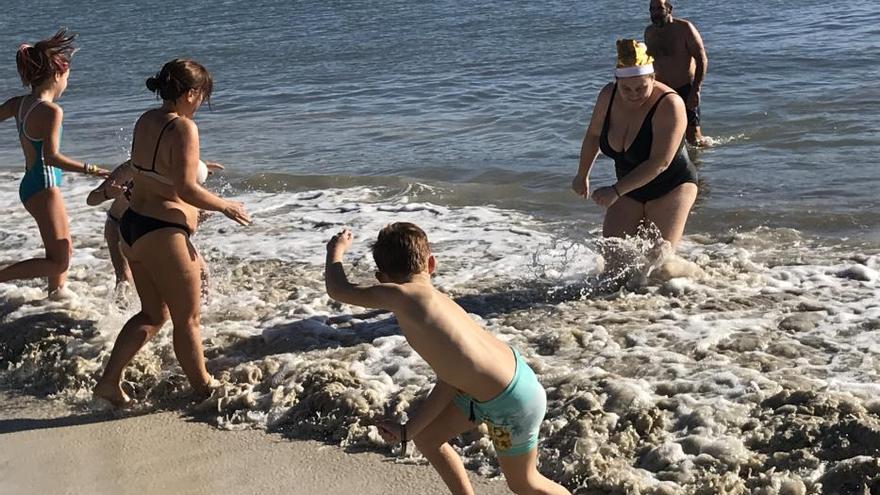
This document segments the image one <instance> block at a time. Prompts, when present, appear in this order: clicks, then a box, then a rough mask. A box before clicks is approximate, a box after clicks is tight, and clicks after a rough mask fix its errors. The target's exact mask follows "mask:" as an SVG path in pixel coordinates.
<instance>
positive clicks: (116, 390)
mask: <svg viewBox="0 0 880 495" xmlns="http://www.w3.org/2000/svg"><path fill="white" fill-rule="evenodd" d="M92 396H94V397H95V398H96V399H104V400H106V401H107V402H109V403H110V404H112V405H113V407H118V408H123V407H127V406H129V405H131V399H130V398H129V397H128V395H127V394H126V393H125V392H123V391H122V387H121V386H119V384H116V385H113V384H105V383H104V382H100V381H99V382H98V384H97V385H95V388H93V389H92Z"/></svg>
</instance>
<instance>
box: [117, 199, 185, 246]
mask: <svg viewBox="0 0 880 495" xmlns="http://www.w3.org/2000/svg"><path fill="white" fill-rule="evenodd" d="M168 228H171V229H180V230H182V231H183V232H184V233H186V236H187V237H189V236H191V235H192V232H190V230H189V227H187V226H186V225H181V224H179V223H174V222H166V221H165V220H159V219H158V218H153V217H148V216H146V215H141V214H140V213H138V212H136V211H134V210H132V209H131V208H129V209H127V210H125V213H124V214H123V215H122V218H120V219H119V234H120V235H121V236H122V240H123V241H125V243H126V244H128V245H129V246H134V243H135V242H137V240H138V239H140V238H141V237H143V236H145V235H147V234H149V233H150V232H152V231H154V230H159V229H168Z"/></svg>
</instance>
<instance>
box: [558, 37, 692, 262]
mask: <svg viewBox="0 0 880 495" xmlns="http://www.w3.org/2000/svg"><path fill="white" fill-rule="evenodd" d="M617 50H618V65H617V66H618V68H617V70H616V71H615V76H616V78H617V81H616V82H614V83H610V84H608V85H607V86H605V87H604V88H603V89H602V91H601V92H600V93H599V98H598V99H597V101H596V105H595V106H594V107H593V116H592V118H591V120H590V125H589V127H588V128H587V133H586V136H584V141H583V144H582V146H581V157H580V166H579V168H578V173H577V175H576V176H575V178H574V180H573V181H572V189H574V191H575V192H576V193H577V194H578V195H580V196H582V197H584V198H587V197H592V198H593V201H595V202H596V203H597V204H598V205H599V206H602V207H604V208H606V209H607V211H606V213H605V222H604V225H603V229H602V234H603V235H604V236H606V237H624V236H628V235H633V234H635V233H636V231H637V230H638V228H639V226H640V225H641V224H654V225H656V226H657V228H658V229H659V230H660V234H661V235H662V236H663V238H664V239H665V240H667V241H669V243H670V244H672V246H673V247H674V246H675V245H676V244H678V242H679V241H680V240H681V236H682V234H683V232H684V226H685V222H686V221H687V217H688V214H689V213H690V210H691V207H692V206H693V204H694V200H696V198H697V171H696V169H695V168H694V165H693V164H692V163H691V161H690V159H688V156H687V153H686V152H685V148H684V141H683V139H684V132H685V129H686V128H687V117H686V116H685V107H684V102H683V101H682V100H681V98H680V97H679V96H678V95H677V94H676V93H675V91H674V90H672V89H671V88H669V87H668V86H666V85H665V84H663V83H660V82H657V81H656V80H655V79H654V73H653V67H652V66H651V58H650V57H649V56H648V55H647V53H646V48H645V45H644V44H642V43H638V42H636V41H635V40H620V41H618V42H617ZM599 150H601V151H602V153H604V154H605V155H606V156H608V157H610V158H612V159H613V160H614V168H615V171H616V172H617V182H616V183H615V184H613V185H611V186H608V187H600V188H598V189H596V190H595V191H593V192H592V195H591V194H590V182H589V176H590V169H591V168H592V167H593V163H594V162H595V160H596V156H597V155H598V154H599Z"/></svg>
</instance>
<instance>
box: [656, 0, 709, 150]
mask: <svg viewBox="0 0 880 495" xmlns="http://www.w3.org/2000/svg"><path fill="white" fill-rule="evenodd" d="M650 11H651V25H650V26H648V27H647V28H645V44H647V45H648V54H649V55H651V56H652V57H654V70H655V71H656V77H657V80H658V81H660V82H662V83H663V84H666V85H667V86H669V87H671V88H674V89H675V91H676V92H677V93H678V94H679V96H681V98H682V99H683V100H684V103H685V111H686V113H687V119H688V126H687V132H685V137H686V139H687V142H688V143H689V144H690V145H691V146H702V145H703V144H705V143H704V139H703V134H702V132H700V89H701V88H702V86H703V79H704V78H705V77H706V70H707V69H708V67H709V59H708V58H706V49H705V48H704V47H703V39H702V38H701V37H700V33H699V32H698V31H697V28H695V27H694V25H693V24H691V23H690V22H689V21H686V20H684V19H676V18H674V17H672V2H671V1H669V0H651V4H650Z"/></svg>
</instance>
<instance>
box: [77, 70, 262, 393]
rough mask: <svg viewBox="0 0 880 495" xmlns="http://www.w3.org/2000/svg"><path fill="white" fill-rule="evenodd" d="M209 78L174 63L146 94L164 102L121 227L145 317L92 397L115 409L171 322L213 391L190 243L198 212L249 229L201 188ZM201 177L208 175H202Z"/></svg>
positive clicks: (182, 349) (127, 329)
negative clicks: (139, 357)
mask: <svg viewBox="0 0 880 495" xmlns="http://www.w3.org/2000/svg"><path fill="white" fill-rule="evenodd" d="M212 86H213V81H212V79H211V74H210V73H209V72H208V71H207V70H206V69H205V68H204V67H202V66H201V65H200V64H198V63H197V62H194V61H191V60H172V61H171V62H168V63H167V64H165V66H164V67H162V70H161V71H160V72H159V73H158V74H157V75H156V76H155V77H151V78H149V79H147V88H149V89H150V91H154V92H156V93H158V94H159V96H161V97H162V100H163V102H162V106H161V107H160V108H156V109H152V110H148V111H147V112H146V113H144V114H143V115H141V117H140V119H138V121H137V124H135V128H134V138H133V140H132V148H131V168H132V182H133V184H132V187H131V199H130V205H129V208H128V210H126V211H125V213H124V214H123V215H122V218H120V220H119V233H120V237H121V238H122V242H121V247H122V252H123V254H124V255H125V257H126V258H127V259H128V261H129V266H130V268H131V274H132V275H133V277H134V283H135V287H136V288H137V291H138V296H139V297H140V300H141V311H140V312H139V313H137V314H136V315H134V316H133V317H132V318H131V319H130V320H128V322H127V323H126V324H125V326H124V327H123V328H122V331H121V332H120V333H119V337H117V339H116V344H115V345H114V346H113V352H112V353H111V354H110V360H109V361H108V362H107V367H106V368H105V369H104V374H103V376H102V377H101V379H100V380H99V381H98V384H97V385H96V386H95V389H94V394H95V395H96V396H98V397H101V398H104V399H107V400H109V401H110V402H112V403H113V404H116V405H124V404H126V403H127V402H128V401H129V398H128V396H127V395H126V394H125V392H123V390H122V387H121V386H120V384H121V382H122V373H123V371H124V370H125V367H126V366H127V365H128V363H129V362H131V360H132V358H134V356H135V354H137V352H138V351H139V350H140V349H141V347H143V345H144V344H146V343H147V341H148V340H150V339H151V338H152V337H153V336H154V335H155V334H156V333H157V332H158V331H159V329H160V328H161V327H162V325H163V324H164V323H165V321H167V320H168V317H169V314H170V317H171V321H172V323H173V324H174V353H175V355H176V356H177V360H178V361H179V362H180V367H181V368H183V372H184V373H185V374H186V377H187V379H189V382H190V385H192V387H193V389H194V390H195V392H196V393H198V394H207V393H208V392H209V390H210V383H211V376H210V375H209V374H208V371H207V369H206V368H205V358H204V356H203V354H202V340H201V336H200V332H199V325H200V323H199V317H200V314H199V310H200V303H201V300H200V299H201V298H200V294H201V291H200V289H201V277H200V265H199V260H198V253H197V251H196V249H195V248H194V247H193V245H192V244H191V243H190V241H189V237H190V235H191V234H192V232H193V231H194V229H195V227H196V223H197V221H198V210H199V209H203V210H209V211H219V212H223V214H224V215H226V216H227V217H229V218H230V219H232V220H234V221H236V222H238V223H240V224H242V225H247V224H249V223H250V218H249V217H248V215H247V213H246V212H245V210H244V207H243V206H242V205H241V204H240V203H235V202H232V201H227V200H224V199H222V198H220V197H217V196H215V195H214V194H212V193H211V192H209V191H207V190H206V189H204V188H203V187H202V186H201V185H200V183H199V175H200V168H203V167H204V166H201V167H200V163H199V130H198V128H197V127H196V124H195V122H193V120H192V118H193V115H194V114H195V112H196V110H198V108H199V106H200V105H201V104H202V101H204V100H208V99H209V98H210V96H211V89H212ZM201 172H202V174H201V175H203V176H206V175H207V171H206V170H204V171H201Z"/></svg>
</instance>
